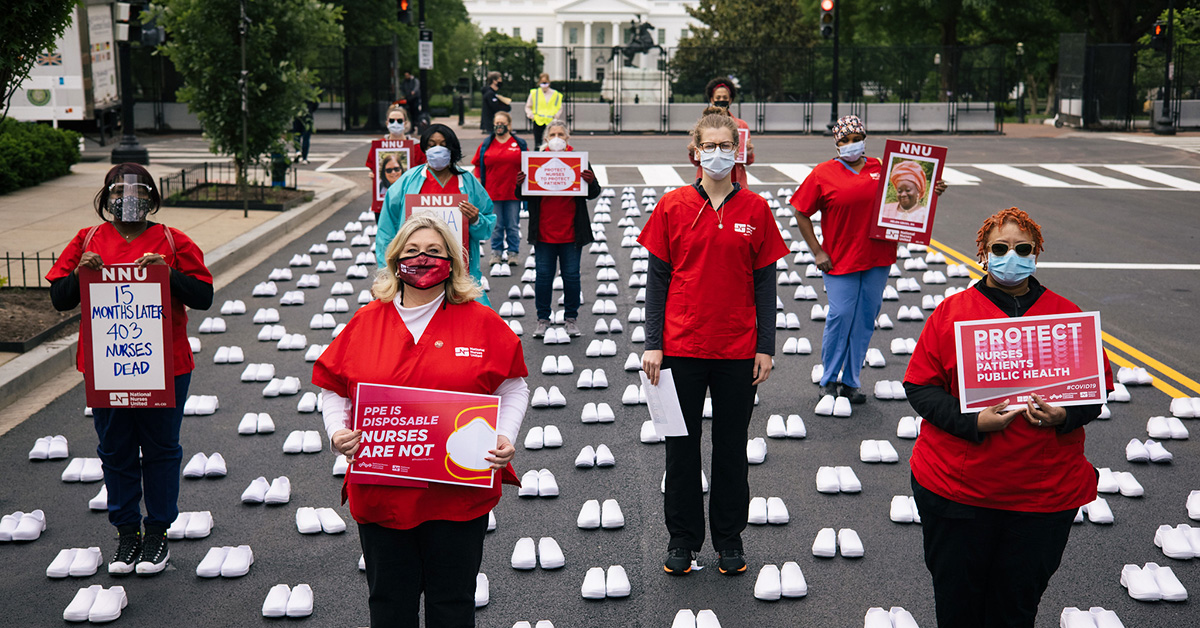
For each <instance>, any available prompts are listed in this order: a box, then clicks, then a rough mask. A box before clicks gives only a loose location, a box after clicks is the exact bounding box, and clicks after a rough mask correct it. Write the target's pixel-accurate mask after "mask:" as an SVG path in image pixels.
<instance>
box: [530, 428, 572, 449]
mask: <svg viewBox="0 0 1200 628" xmlns="http://www.w3.org/2000/svg"><path fill="white" fill-rule="evenodd" d="M562 444H563V437H562V432H560V431H559V430H558V427H557V426H555V425H547V426H546V427H542V426H540V425H537V426H534V427H531V428H529V431H528V432H526V433H525V449H534V450H536V449H541V448H543V447H546V448H549V449H554V448H557V447H562Z"/></svg>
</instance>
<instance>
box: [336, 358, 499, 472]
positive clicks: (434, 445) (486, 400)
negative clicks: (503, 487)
mask: <svg viewBox="0 0 1200 628" xmlns="http://www.w3.org/2000/svg"><path fill="white" fill-rule="evenodd" d="M464 349H465V348H464ZM499 408H500V398H499V397H497V396H495V395H476V394H470V393H460V392H447V391H443V390H429V389H426V388H409V387H406V386H385V385H381V384H363V383H360V384H359V385H358V389H357V396H356V397H355V403H354V429H356V430H362V445H361V447H360V449H359V450H358V453H357V454H355V456H354V464H352V465H350V469H349V471H348V472H347V480H348V481H349V482H350V483H352V484H385V485H392V486H397V485H398V486H412V483H411V481H412V480H419V481H425V482H437V483H441V484H459V485H462V486H478V487H483V488H490V487H491V486H492V479H493V475H494V472H493V471H492V469H491V465H490V463H488V462H487V460H485V458H486V457H488V456H489V455H490V454H489V453H488V452H489V451H490V450H492V449H495V448H496V415H497V412H498V411H499Z"/></svg>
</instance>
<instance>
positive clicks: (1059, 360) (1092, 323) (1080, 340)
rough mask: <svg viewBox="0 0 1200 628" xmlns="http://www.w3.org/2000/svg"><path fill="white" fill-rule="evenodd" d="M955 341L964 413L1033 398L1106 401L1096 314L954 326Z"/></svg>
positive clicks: (1060, 401)
mask: <svg viewBox="0 0 1200 628" xmlns="http://www.w3.org/2000/svg"><path fill="white" fill-rule="evenodd" d="M954 338H955V346H956V350H957V352H958V400H959V406H960V408H961V409H962V411H963V412H964V413H966V412H978V411H980V410H983V409H985V408H988V407H990V406H994V405H997V404H999V403H1001V402H1003V401H1008V402H1009V405H1010V407H1015V406H1017V405H1020V404H1024V403H1025V402H1026V401H1027V400H1029V399H1030V395H1031V394H1033V393H1037V394H1038V395H1040V396H1041V397H1042V398H1043V399H1045V400H1046V401H1049V402H1050V403H1053V404H1054V405H1056V406H1077V405H1085V404H1095V403H1104V401H1105V399H1106V397H1107V391H1106V388H1107V383H1106V381H1105V376H1104V351H1103V349H1102V348H1101V346H1100V313H1099V312H1081V313H1078V314H1051V315H1047V316H1022V317H1017V318H996V319H987V320H979V321H959V322H956V323H954Z"/></svg>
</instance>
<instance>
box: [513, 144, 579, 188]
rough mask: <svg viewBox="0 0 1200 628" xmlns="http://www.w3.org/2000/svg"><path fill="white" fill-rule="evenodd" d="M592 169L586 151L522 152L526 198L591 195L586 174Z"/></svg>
mask: <svg viewBox="0 0 1200 628" xmlns="http://www.w3.org/2000/svg"><path fill="white" fill-rule="evenodd" d="M587 167H588V154H587V153H585V152H574V151H563V152H551V151H533V152H530V151H525V152H522V153H521V172H524V173H525V183H524V184H523V185H522V186H521V194H522V195H524V196H587V193H588V186H587V183H585V182H584V180H583V176H582V175H583V171H584V170H587Z"/></svg>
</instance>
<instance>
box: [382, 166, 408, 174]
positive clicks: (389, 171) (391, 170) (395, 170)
mask: <svg viewBox="0 0 1200 628" xmlns="http://www.w3.org/2000/svg"><path fill="white" fill-rule="evenodd" d="M383 171H384V172H386V173H388V174H392V173H394V172H404V168H401V167H399V166H397V167H395V168H384V169H383Z"/></svg>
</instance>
